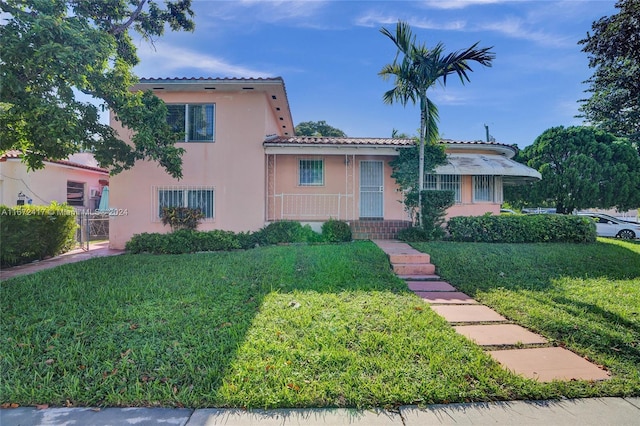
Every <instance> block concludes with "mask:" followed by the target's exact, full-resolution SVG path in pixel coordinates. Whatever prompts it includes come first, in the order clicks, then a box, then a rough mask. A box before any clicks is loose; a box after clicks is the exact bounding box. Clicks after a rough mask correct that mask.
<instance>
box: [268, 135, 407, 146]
mask: <svg viewBox="0 0 640 426" xmlns="http://www.w3.org/2000/svg"><path fill="white" fill-rule="evenodd" d="M413 144H414V141H413V139H397V138H396V139H392V138H332V137H320V136H295V137H290V138H285V137H272V138H267V139H266V140H265V141H264V145H265V146H270V145H344V146H363V145H364V146H398V147H400V146H411V145H413Z"/></svg>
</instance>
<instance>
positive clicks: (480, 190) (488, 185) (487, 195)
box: [473, 176, 495, 202]
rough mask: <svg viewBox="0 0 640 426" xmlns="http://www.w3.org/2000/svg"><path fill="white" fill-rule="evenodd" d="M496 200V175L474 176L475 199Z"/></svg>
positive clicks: (481, 200)
mask: <svg viewBox="0 0 640 426" xmlns="http://www.w3.org/2000/svg"><path fill="white" fill-rule="evenodd" d="M494 200H495V179H494V176H474V177H473V201H476V202H477V201H480V202H483V201H486V202H493V201H494Z"/></svg>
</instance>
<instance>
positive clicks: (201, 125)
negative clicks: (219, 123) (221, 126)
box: [167, 104, 215, 142]
mask: <svg viewBox="0 0 640 426" xmlns="http://www.w3.org/2000/svg"><path fill="white" fill-rule="evenodd" d="M167 110H168V114H167V123H169V125H170V126H171V128H172V129H173V131H174V132H175V133H179V134H180V135H183V136H184V139H183V140H182V141H184V142H214V141H215V104H169V105H167Z"/></svg>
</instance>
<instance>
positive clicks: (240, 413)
mask: <svg viewBox="0 0 640 426" xmlns="http://www.w3.org/2000/svg"><path fill="white" fill-rule="evenodd" d="M461 424H462V425H487V424H492V425H513V424H518V425H519V426H521V425H546V426H551V425H569V424H580V425H581V426H585V425H586V426H589V425H594V426H595V425H598V426H603V425H616V426H627V425H628V426H632V425H636V426H637V425H638V424H640V397H635V398H586V399H564V400H549V401H505V402H486V403H484V402H482V403H469V404H448V405H428V406H426V407H418V406H402V407H400V408H399V409H398V410H396V411H388V410H383V409H371V410H357V409H349V408H327V409H321V408H311V409H298V408H296V409H277V410H241V409H217V408H211V409H208V408H207V409H196V410H192V409H188V408H103V409H97V408H47V409H44V410H38V409H36V408H31V407H20V408H13V409H0V425H2V426H27V425H28V426H40V425H41V426H45V425H47V426H56V425H78V426H117V425H136V426H155V425H165V426H166V425H177V426H214V425H225V426H252V425H263V426H276V425H277V426H321V425H322V426H328V425H355V426H359V425H362V426H364V425H366V426H418V425H421V426H422V425H461Z"/></svg>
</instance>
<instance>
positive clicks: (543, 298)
mask: <svg viewBox="0 0 640 426" xmlns="http://www.w3.org/2000/svg"><path fill="white" fill-rule="evenodd" d="M415 247H416V248H418V249H419V250H421V251H424V252H427V253H429V254H430V255H431V258H432V262H433V263H434V264H436V265H437V267H438V268H437V271H438V273H439V274H440V275H441V276H442V277H443V278H445V279H447V280H448V281H449V282H450V283H451V284H453V285H454V286H456V287H457V288H459V289H460V290H461V291H464V292H466V293H467V294H469V295H471V296H472V297H474V298H476V299H477V300H478V301H480V302H481V303H483V304H485V305H488V306H490V307H492V308H494V309H495V310H496V311H498V312H499V313H501V314H503V315H504V316H506V317H507V318H509V319H511V320H513V321H514V322H516V323H518V324H520V325H523V326H525V327H528V328H530V329H531V330H534V331H536V332H538V333H540V334H542V335H544V336H545V337H547V338H548V339H550V340H551V341H553V342H554V343H555V344H556V345H559V346H566V347H567V348H569V349H571V350H573V351H574V352H576V353H578V354H580V355H582V356H584V357H585V358H587V359H590V360H592V361H594V362H595V363H597V364H600V365H604V366H605V367H606V368H607V369H608V370H610V371H611V372H612V373H613V379H612V380H610V381H609V382H607V383H604V384H603V385H602V392H604V394H611V395H620V394H622V395H636V396H637V395H640V243H638V242H626V241H620V240H614V239H604V238H600V239H598V242H597V243H595V244H587V245H576V244H482V243H445V242H439V243H422V244H415Z"/></svg>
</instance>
